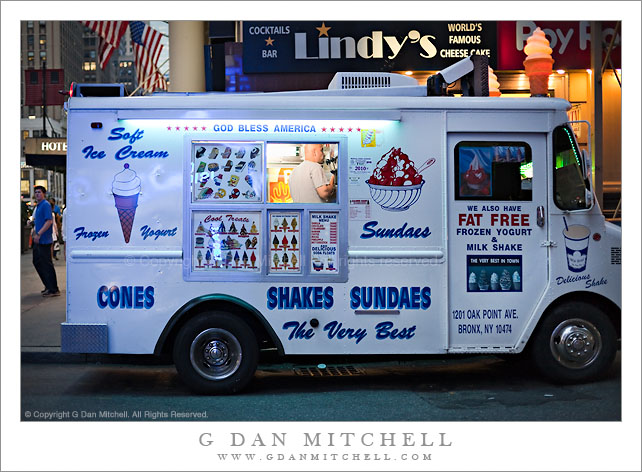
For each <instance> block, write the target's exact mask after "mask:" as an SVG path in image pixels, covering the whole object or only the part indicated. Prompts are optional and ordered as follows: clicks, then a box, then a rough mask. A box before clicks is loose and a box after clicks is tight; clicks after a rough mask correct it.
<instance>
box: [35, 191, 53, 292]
mask: <svg viewBox="0 0 642 472" xmlns="http://www.w3.org/2000/svg"><path fill="white" fill-rule="evenodd" d="M46 193H47V189H45V188H44V187H43V186H42V185H36V186H35V187H34V195H35V197H36V203H37V206H36V211H35V217H34V222H35V224H34V228H33V266H34V267H35V268H36V272H38V275H39V276H40V280H42V283H43V284H44V286H45V289H44V290H43V291H42V292H40V293H42V296H43V297H58V296H60V290H59V289H58V279H57V277H56V269H55V268H54V265H53V262H52V260H51V245H52V243H53V236H52V233H53V230H52V226H53V215H52V211H51V205H50V204H49V202H48V201H47V200H46V198H45V196H46Z"/></svg>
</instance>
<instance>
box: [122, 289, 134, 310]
mask: <svg viewBox="0 0 642 472" xmlns="http://www.w3.org/2000/svg"><path fill="white" fill-rule="evenodd" d="M120 307H121V308H131V307H132V287H131V285H130V286H129V287H121V288H120Z"/></svg>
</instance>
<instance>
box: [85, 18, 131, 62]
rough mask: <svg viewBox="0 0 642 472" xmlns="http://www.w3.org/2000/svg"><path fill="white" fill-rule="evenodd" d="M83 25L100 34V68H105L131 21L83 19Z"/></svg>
mask: <svg viewBox="0 0 642 472" xmlns="http://www.w3.org/2000/svg"><path fill="white" fill-rule="evenodd" d="M81 23H82V24H83V25H85V26H86V27H87V28H89V29H90V30H92V31H93V32H94V33H96V34H97V35H98V36H100V53H99V58H98V59H99V62H100V68H101V69H104V68H105V66H106V65H107V62H109V58H110V57H111V55H112V53H113V52H114V50H115V49H117V48H118V45H119V44H120V38H122V37H123V35H124V34H125V31H127V25H128V24H129V21H81Z"/></svg>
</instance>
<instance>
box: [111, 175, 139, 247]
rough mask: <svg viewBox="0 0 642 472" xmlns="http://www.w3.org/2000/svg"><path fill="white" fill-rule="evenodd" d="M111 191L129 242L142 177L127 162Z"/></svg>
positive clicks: (125, 236) (115, 177) (124, 234)
mask: <svg viewBox="0 0 642 472" xmlns="http://www.w3.org/2000/svg"><path fill="white" fill-rule="evenodd" d="M111 191H112V193H113V194H114V203H115V204H116V209H117V210H118V218H119V219H120V227H121V229H122V230H123V237H124V238H125V242H126V243H129V238H130V237H131V234H132V227H133V226H134V217H135V216H136V207H138V195H139V194H140V178H139V177H138V176H137V175H136V172H134V171H133V170H131V169H130V168H129V164H125V168H124V169H123V170H122V171H121V172H119V173H118V174H116V175H115V176H114V181H113V182H112V185H111Z"/></svg>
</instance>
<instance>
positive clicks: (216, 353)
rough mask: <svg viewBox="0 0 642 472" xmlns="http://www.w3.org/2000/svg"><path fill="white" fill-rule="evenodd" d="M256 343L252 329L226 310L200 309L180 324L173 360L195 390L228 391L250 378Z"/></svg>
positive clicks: (180, 374)
mask: <svg viewBox="0 0 642 472" xmlns="http://www.w3.org/2000/svg"><path fill="white" fill-rule="evenodd" d="M257 362H258V345H257V342H256V337H255V336H254V332H253V331H252V329H251V328H250V327H249V326H248V325H247V324H246V323H245V322H244V321H243V320H241V319H239V318H238V317H236V316H233V315H230V314H229V313H220V312H210V313H202V314H200V315H198V316H196V317H195V318H193V319H192V320H190V321H188V322H187V323H186V324H185V326H183V327H182V328H181V330H180V331H179V333H178V336H177V337H176V342H175V343H174V364H175V365H176V370H177V371H178V374H179V376H180V378H181V379H182V380H183V381H184V382H185V383H186V384H187V385H188V386H189V387H190V388H191V389H192V390H194V391H196V392H198V393H204V394H229V393H236V392H238V391H240V390H242V389H243V388H244V387H246V386H247V384H248V383H249V382H250V381H251V380H252V377H253V376H254V372H255V371H256V366H257Z"/></svg>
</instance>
